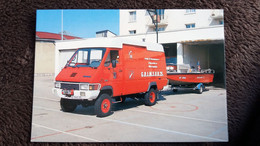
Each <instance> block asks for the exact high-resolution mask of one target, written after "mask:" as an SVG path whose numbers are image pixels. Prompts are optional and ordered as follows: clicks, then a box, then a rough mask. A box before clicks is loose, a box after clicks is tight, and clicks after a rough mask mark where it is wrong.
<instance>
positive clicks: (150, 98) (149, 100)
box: [144, 88, 157, 106]
mask: <svg viewBox="0 0 260 146" xmlns="http://www.w3.org/2000/svg"><path fill="white" fill-rule="evenodd" d="M156 99H157V90H155V89H153V88H151V89H150V90H149V91H148V92H147V93H146V94H145V95H144V104H145V105H147V106H152V105H155V103H156Z"/></svg>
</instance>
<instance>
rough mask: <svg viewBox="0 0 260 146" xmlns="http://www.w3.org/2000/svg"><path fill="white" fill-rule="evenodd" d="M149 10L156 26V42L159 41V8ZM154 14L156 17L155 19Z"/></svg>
mask: <svg viewBox="0 0 260 146" xmlns="http://www.w3.org/2000/svg"><path fill="white" fill-rule="evenodd" d="M147 12H148V13H149V15H150V17H151V19H152V22H153V25H154V26H155V31H156V42H157V43H158V16H157V10H156V9H147ZM154 16H156V17H155V19H154Z"/></svg>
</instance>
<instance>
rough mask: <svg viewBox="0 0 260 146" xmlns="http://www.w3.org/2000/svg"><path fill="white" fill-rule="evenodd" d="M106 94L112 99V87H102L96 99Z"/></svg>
mask: <svg viewBox="0 0 260 146" xmlns="http://www.w3.org/2000/svg"><path fill="white" fill-rule="evenodd" d="M104 93H105V94H108V95H109V96H111V97H113V88H112V86H104V87H102V88H101V89H100V92H99V95H98V97H99V96H100V95H102V94H104Z"/></svg>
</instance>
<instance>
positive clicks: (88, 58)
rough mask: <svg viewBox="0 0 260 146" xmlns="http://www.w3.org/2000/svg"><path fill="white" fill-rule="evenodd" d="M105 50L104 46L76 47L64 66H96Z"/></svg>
mask: <svg viewBox="0 0 260 146" xmlns="http://www.w3.org/2000/svg"><path fill="white" fill-rule="evenodd" d="M105 51H106V49H105V48H88V49H78V50H77V51H76V52H75V53H74V54H73V56H72V57H71V59H70V60H69V61H68V63H67V65H66V66H70V67H98V66H99V65H100V63H101V61H102V59H103V56H104V54H105Z"/></svg>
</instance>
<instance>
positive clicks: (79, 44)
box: [55, 37, 164, 52]
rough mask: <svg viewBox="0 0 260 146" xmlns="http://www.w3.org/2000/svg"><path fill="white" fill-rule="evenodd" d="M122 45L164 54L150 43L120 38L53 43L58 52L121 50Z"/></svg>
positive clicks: (157, 45)
mask: <svg viewBox="0 0 260 146" xmlns="http://www.w3.org/2000/svg"><path fill="white" fill-rule="evenodd" d="M123 44H128V45H135V46H141V47H146V48H147V50H150V51H157V52H164V50H163V47H162V45H160V44H157V43H150V42H141V41H139V42H138V41H135V40H130V39H122V38H116V37H113V38H90V39H74V40H63V41H61V40H58V41H55V45H56V48H57V49H59V50H67V49H78V48H92V47H95V48H96V47H100V48H122V47H123Z"/></svg>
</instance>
